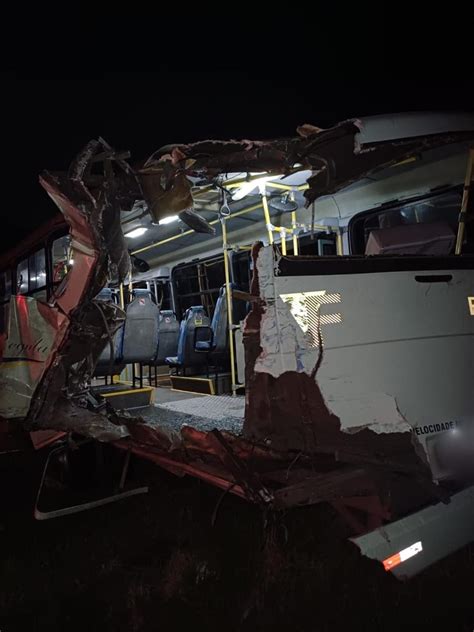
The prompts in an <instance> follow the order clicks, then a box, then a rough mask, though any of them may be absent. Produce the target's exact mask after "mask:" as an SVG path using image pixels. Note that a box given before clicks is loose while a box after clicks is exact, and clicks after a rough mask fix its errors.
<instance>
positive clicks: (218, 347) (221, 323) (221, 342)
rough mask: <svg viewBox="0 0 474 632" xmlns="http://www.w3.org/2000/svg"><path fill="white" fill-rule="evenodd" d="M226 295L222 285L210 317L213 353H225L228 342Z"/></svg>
mask: <svg viewBox="0 0 474 632" xmlns="http://www.w3.org/2000/svg"><path fill="white" fill-rule="evenodd" d="M227 312H228V310H227V294H226V287H225V285H223V286H222V287H221V289H220V292H219V297H218V299H217V301H216V307H215V309H214V314H213V316H212V323H211V327H212V331H213V333H214V351H216V352H221V351H225V350H226V349H227V346H228V340H229V323H228V317H227Z"/></svg>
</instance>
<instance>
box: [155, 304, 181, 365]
mask: <svg viewBox="0 0 474 632" xmlns="http://www.w3.org/2000/svg"><path fill="white" fill-rule="evenodd" d="M178 338H179V322H178V319H177V318H176V314H175V313H174V312H173V311H172V310H170V309H164V310H162V311H161V312H160V314H159V319H158V348H157V350H156V356H155V359H154V362H153V364H156V365H160V364H165V359H166V358H167V357H169V356H174V355H176V350H177V348H178Z"/></svg>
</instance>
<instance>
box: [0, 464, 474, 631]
mask: <svg viewBox="0 0 474 632" xmlns="http://www.w3.org/2000/svg"><path fill="white" fill-rule="evenodd" d="M0 474H1V486H2V495H1V499H2V509H3V511H2V515H1V519H0V546H1V558H0V559H1V568H0V629H1V631H2V632H16V631H23V630H28V631H29V632H34V631H40V630H49V631H53V630H68V632H75V631H76V630H77V631H79V630H80V631H81V632H83V631H84V630H87V631H88V632H93V631H95V630H98V631H99V630H100V631H104V632H105V631H108V630H111V631H112V630H113V631H122V630H124V631H125V630H126V631H131V632H142V631H143V632H148V631H150V632H151V631H154V632H155V631H156V632H157V631H165V630H166V632H172V631H174V630H180V631H181V630H226V631H233V630H242V631H245V632H246V631H248V632H250V631H252V632H254V631H256V630H276V631H279V630H281V631H283V630H292V631H293V632H297V631H299V630H301V631H303V630H304V631H306V630H307V631H318V632H324V631H325V630H330V631H332V630H352V629H354V630H355V629H362V630H387V631H390V630H400V629H417V630H420V629H444V630H449V631H450V632H455V631H457V630H462V631H464V630H466V631H467V630H468V631H469V632H471V631H472V629H473V626H474V598H473V594H474V593H473V586H474V547H471V548H469V549H465V550H463V551H461V552H459V553H457V554H455V555H453V556H452V557H451V558H449V559H448V560H445V561H444V562H442V563H440V564H438V565H437V566H436V567H435V568H433V569H431V570H429V571H427V572H426V573H424V574H423V575H422V576H420V577H418V578H415V579H414V580H412V581H411V582H409V583H407V584H401V583H399V582H398V581H396V580H395V579H394V578H393V577H392V576H391V575H390V574H388V573H385V572H384V571H383V570H382V569H381V568H380V566H379V565H378V564H376V563H374V562H372V561H369V560H367V559H364V558H361V557H360V555H359V553H358V551H357V550H356V548H355V547H354V546H353V545H351V544H350V543H348V542H346V541H344V539H343V528H342V526H341V523H340V521H339V518H338V517H337V515H336V514H334V513H333V512H332V511H331V510H330V509H329V508H328V507H326V506H316V507H308V508H302V509H297V510H294V511H291V512H288V513H287V514H285V515H281V516H280V517H279V519H278V520H275V519H273V518H272V517H271V516H266V517H265V516H264V515H262V513H261V512H260V511H259V510H258V509H257V508H255V507H252V506H250V505H248V504H246V503H245V502H243V501H241V500H239V499H238V498H235V497H232V496H229V495H225V496H224V497H223V496H222V493H221V492H220V491H218V490H214V489H212V488H210V487H208V486H207V485H205V484H203V483H200V482H199V481H195V480H192V479H189V478H183V479H179V478H176V477H173V476H172V475H168V474H167V473H164V472H162V471H161V470H159V469H158V468H155V467H153V466H149V465H148V464H146V465H140V466H138V468H136V469H135V476H136V477H137V478H138V479H141V480H144V479H146V480H147V482H149V483H150V485H151V490H150V493H149V494H148V495H144V496H138V497H135V498H131V499H128V500H125V501H122V502H120V503H116V504H113V505H109V506H106V507H102V508H99V509H96V510H92V511H89V512H85V513H81V514H77V515H73V516H68V517H64V518H59V519H56V520H52V521H46V522H35V521H34V520H33V519H32V495H34V488H33V487H32V486H31V481H30V480H29V473H28V471H27V470H26V469H25V468H24V467H23V468H19V469H18V470H17V471H16V473H14V474H12V473H11V472H10V474H8V476H7V472H6V471H1V472H0Z"/></svg>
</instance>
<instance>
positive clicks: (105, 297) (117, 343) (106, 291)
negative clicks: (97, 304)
mask: <svg viewBox="0 0 474 632" xmlns="http://www.w3.org/2000/svg"><path fill="white" fill-rule="evenodd" d="M95 300H98V301H104V302H110V303H112V302H114V292H113V290H112V289H111V288H108V287H104V288H103V289H102V290H101V291H100V292H99V293H98V294H97V296H96V297H95ZM123 332H124V327H123V326H122V327H120V328H119V329H117V331H116V332H115V334H114V337H113V342H112V345H113V349H114V355H113V358H112V355H111V349H110V344H109V342H107V344H106V345H105V347H104V349H103V351H102V353H101V354H100V356H99V359H98V361H97V364H96V367H95V369H94V377H106V376H108V375H118V374H119V373H121V372H122V371H123V369H124V367H125V365H124V364H123V363H122V344H123Z"/></svg>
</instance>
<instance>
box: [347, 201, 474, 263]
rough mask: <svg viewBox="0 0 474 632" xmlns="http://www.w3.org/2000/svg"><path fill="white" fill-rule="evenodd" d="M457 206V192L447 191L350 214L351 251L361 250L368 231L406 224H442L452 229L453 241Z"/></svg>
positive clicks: (364, 245) (468, 240) (365, 244)
mask: <svg viewBox="0 0 474 632" xmlns="http://www.w3.org/2000/svg"><path fill="white" fill-rule="evenodd" d="M460 209H461V192H460V191H449V192H445V193H438V194H437V195H431V196H429V197H425V198H423V199H419V200H415V201H413V202H408V203H405V204H400V205H398V206H393V207H391V208H385V209H380V210H376V211H372V212H367V213H361V214H360V215H357V216H356V217H354V219H353V220H352V221H351V223H350V225H349V231H350V237H351V243H352V252H353V254H357V255H361V254H364V253H365V251H366V247H367V241H368V239H369V237H370V234H371V232H372V231H377V230H378V229H396V228H397V227H406V226H410V225H411V226H414V225H418V226H419V225H420V224H435V223H436V224H438V225H440V224H442V225H445V226H446V228H447V230H448V231H449V230H450V231H451V232H452V235H453V241H454V236H455V235H456V233H457V228H458V218H459V211H460ZM404 230H406V229H404ZM400 234H402V233H400ZM403 234H404V233H403ZM470 241H472V237H471V236H470V235H469V231H467V242H468V244H467V245H468V246H469V242H470ZM402 246H403V244H402Z"/></svg>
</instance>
